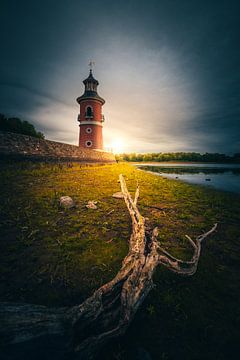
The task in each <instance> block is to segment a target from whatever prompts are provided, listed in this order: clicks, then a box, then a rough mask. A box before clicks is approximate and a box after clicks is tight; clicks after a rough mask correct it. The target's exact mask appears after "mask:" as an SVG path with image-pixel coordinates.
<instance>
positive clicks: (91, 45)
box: [0, 0, 240, 154]
mask: <svg viewBox="0 0 240 360" xmlns="http://www.w3.org/2000/svg"><path fill="white" fill-rule="evenodd" d="M239 13H240V2H239V1H238V0H228V1H224V0H216V1H215V0H207V1H206V0H201V1H199V0H198V1H197V0H145V1H142V0H138V1H137V0H128V1H125V0H122V1H120V0H119V1H113V0H111V1H109V0H102V1H100V0H91V1H86V0H84V1H82V0H66V1H65V0H58V1H56V0H41V1H36V0H31V1H26V0H21V1H20V0H15V1H14V0H0V44H1V45H0V46H1V48H0V49H1V51H0V112H1V113H3V114H5V115H6V116H15V117H20V118H21V119H24V120H28V121H30V122H31V123H33V124H34V125H35V127H36V128H37V130H40V131H42V132H43V133H44V134H45V136H46V138H47V139H50V140H55V141H60V142H65V143H71V144H77V143H78V132H79V127H78V122H77V115H78V113H79V105H78V104H77V102H76V98H77V97H78V96H80V95H82V94H83V92H84V85H83V83H82V81H83V80H84V79H85V78H86V77H87V76H88V73H89V67H88V63H89V61H90V60H93V61H94V62H95V66H94V69H93V73H94V77H95V78H96V79H98V81H99V83H100V85H99V87H98V93H99V95H100V96H101V97H103V98H104V99H105V100H106V103H105V105H104V107H103V113H104V115H105V119H106V121H105V123H104V129H103V134H104V144H105V146H106V147H107V148H110V147H112V144H114V143H118V144H121V151H125V152H173V151H196V152H221V153H227V154H233V153H236V152H240V46H239V44H240V19H239Z"/></svg>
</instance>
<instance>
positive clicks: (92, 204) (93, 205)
mask: <svg viewBox="0 0 240 360" xmlns="http://www.w3.org/2000/svg"><path fill="white" fill-rule="evenodd" d="M96 204H97V201H95V200H89V201H88V203H87V205H86V208H88V209H94V210H96V209H97V206H96Z"/></svg>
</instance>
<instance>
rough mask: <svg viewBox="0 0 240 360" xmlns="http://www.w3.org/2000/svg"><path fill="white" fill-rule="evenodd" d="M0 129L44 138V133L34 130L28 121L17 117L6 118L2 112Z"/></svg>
mask: <svg viewBox="0 0 240 360" xmlns="http://www.w3.org/2000/svg"><path fill="white" fill-rule="evenodd" d="M0 131H9V132H12V133H17V134H23V135H29V136H33V137H37V138H39V139H44V134H43V133H41V132H40V131H36V129H35V127H34V126H33V125H32V124H30V123H29V122H28V121H26V120H21V119H19V118H17V117H12V118H6V117H5V115H3V114H0Z"/></svg>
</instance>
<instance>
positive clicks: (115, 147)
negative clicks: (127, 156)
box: [111, 139, 125, 154]
mask: <svg viewBox="0 0 240 360" xmlns="http://www.w3.org/2000/svg"><path fill="white" fill-rule="evenodd" d="M124 147H125V146H124V141H123V140H121V139H116V140H113V142H112V144H111V148H112V152H113V153H114V154H121V153H122V152H123V150H124Z"/></svg>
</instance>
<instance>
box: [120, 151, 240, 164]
mask: <svg viewBox="0 0 240 360" xmlns="http://www.w3.org/2000/svg"><path fill="white" fill-rule="evenodd" d="M119 156H120V157H121V160H125V161H159V162H160V161H194V162H197V161H198V162H201V161H202V162H218V163H227V162H235V163H240V154H239V153H237V154H234V155H233V156H228V155H225V154H220V153H205V154H200V153H195V152H175V153H145V154H136V153H130V154H125V153H124V154H121V155H119Z"/></svg>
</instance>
